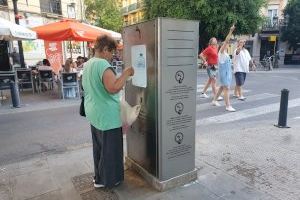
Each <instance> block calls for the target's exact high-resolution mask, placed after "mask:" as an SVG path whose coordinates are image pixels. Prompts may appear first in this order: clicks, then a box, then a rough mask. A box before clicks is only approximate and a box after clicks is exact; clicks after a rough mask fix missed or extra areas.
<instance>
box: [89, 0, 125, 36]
mask: <svg viewBox="0 0 300 200" xmlns="http://www.w3.org/2000/svg"><path fill="white" fill-rule="evenodd" d="M84 3H85V6H86V10H85V15H86V19H87V20H88V21H91V22H93V23H94V25H96V26H99V27H101V28H105V29H109V30H113V31H117V32H120V31H121V28H122V25H123V20H122V14H121V11H120V7H119V6H118V3H117V0H84Z"/></svg>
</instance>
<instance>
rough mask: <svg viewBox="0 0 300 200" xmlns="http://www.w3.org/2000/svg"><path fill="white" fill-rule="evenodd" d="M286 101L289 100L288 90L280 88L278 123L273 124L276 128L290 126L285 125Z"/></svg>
mask: <svg viewBox="0 0 300 200" xmlns="http://www.w3.org/2000/svg"><path fill="white" fill-rule="evenodd" d="M288 101H289V90H288V89H282V90H281V99H280V108H279V117H278V124H277V125H275V126H276V127H278V128H290V127H288V126H287V125H286V122H287V110H288Z"/></svg>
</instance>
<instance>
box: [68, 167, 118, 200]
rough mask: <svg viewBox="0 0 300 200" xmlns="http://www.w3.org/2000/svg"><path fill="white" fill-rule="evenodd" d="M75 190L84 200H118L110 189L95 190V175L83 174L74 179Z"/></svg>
mask: <svg viewBox="0 0 300 200" xmlns="http://www.w3.org/2000/svg"><path fill="white" fill-rule="evenodd" d="M72 183H73V185H74V187H75V190H76V191H77V192H78V193H79V194H80V196H81V198H82V200H118V199H119V198H118V195H117V194H116V193H115V192H114V191H113V190H110V189H104V188H99V189H95V188H94V185H93V173H87V174H82V175H79V176H75V177H73V178H72Z"/></svg>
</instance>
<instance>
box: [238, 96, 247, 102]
mask: <svg viewBox="0 0 300 200" xmlns="http://www.w3.org/2000/svg"><path fill="white" fill-rule="evenodd" d="M238 100H241V101H245V100H246V97H244V96H241V97H239V98H238Z"/></svg>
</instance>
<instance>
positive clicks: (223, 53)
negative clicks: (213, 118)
mask: <svg viewBox="0 0 300 200" xmlns="http://www.w3.org/2000/svg"><path fill="white" fill-rule="evenodd" d="M234 29H235V26H234V25H233V26H232V27H230V30H229V33H228V35H227V36H226V38H225V41H224V42H223V44H222V46H221V48H220V50H219V53H218V56H219V59H218V66H219V82H220V87H219V89H218V92H217V94H216V95H215V96H214V98H213V101H212V104H213V105H214V106H220V104H219V102H217V99H218V97H219V96H220V95H221V93H222V92H223V93H224V101H225V105H226V110H227V111H229V112H234V111H235V109H234V108H233V107H232V106H231V105H230V101H229V88H230V84H231V80H232V69H231V59H230V56H229V55H228V53H227V48H228V43H229V40H230V38H231V35H232V33H233V31H234Z"/></svg>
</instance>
